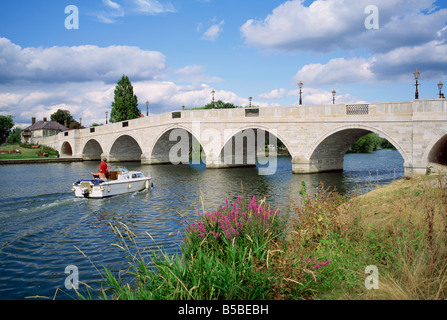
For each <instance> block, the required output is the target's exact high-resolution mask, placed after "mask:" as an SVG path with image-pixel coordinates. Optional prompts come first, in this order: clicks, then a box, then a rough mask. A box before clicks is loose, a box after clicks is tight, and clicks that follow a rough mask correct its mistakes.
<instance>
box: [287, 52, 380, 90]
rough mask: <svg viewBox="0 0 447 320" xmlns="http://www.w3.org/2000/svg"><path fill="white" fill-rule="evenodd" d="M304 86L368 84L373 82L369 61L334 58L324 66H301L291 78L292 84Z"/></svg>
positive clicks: (317, 64) (373, 77)
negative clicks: (297, 83) (296, 83)
mask: <svg viewBox="0 0 447 320" xmlns="http://www.w3.org/2000/svg"><path fill="white" fill-rule="evenodd" d="M300 80H301V81H302V82H303V83H304V84H305V85H327V84H342V83H358V82H361V83H369V82H371V81H373V80H375V75H374V74H373V72H372V71H371V60H369V59H365V58H362V57H360V58H356V57H354V58H336V59H331V60H329V62H328V63H326V64H321V63H315V64H308V65H305V66H303V67H302V68H301V69H300V70H299V71H298V72H297V73H296V75H295V76H294V77H293V81H294V82H298V81H300Z"/></svg>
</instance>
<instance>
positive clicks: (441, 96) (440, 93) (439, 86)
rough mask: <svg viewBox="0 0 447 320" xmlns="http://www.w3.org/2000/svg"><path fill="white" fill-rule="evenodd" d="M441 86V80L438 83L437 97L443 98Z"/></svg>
mask: <svg viewBox="0 0 447 320" xmlns="http://www.w3.org/2000/svg"><path fill="white" fill-rule="evenodd" d="M442 86H443V84H442V82H441V81H439V83H438V89H439V99H441V98H444V95H443V94H442V92H441V89H442Z"/></svg>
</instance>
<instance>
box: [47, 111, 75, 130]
mask: <svg viewBox="0 0 447 320" xmlns="http://www.w3.org/2000/svg"><path fill="white" fill-rule="evenodd" d="M50 119H51V121H56V122H58V123H60V124H61V125H63V126H66V127H68V126H70V123H72V122H73V121H75V120H74V119H73V116H72V115H71V113H70V111H68V110H62V109H57V111H56V112H55V113H53V114H52V115H51V116H50Z"/></svg>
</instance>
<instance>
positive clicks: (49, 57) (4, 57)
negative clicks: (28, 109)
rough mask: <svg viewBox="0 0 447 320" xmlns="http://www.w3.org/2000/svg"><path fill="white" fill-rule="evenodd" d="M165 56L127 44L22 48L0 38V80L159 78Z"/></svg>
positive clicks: (61, 80) (2, 81) (67, 80)
mask: <svg viewBox="0 0 447 320" xmlns="http://www.w3.org/2000/svg"><path fill="white" fill-rule="evenodd" d="M165 60H166V57H165V56H164V55H163V54H162V53H160V52H158V51H146V50H141V49H140V48H138V47H130V46H109V47H104V48H101V47H98V46H93V45H83V46H73V47H56V46H55V47H51V48H42V47H38V48H35V47H28V48H21V47H20V46H18V45H16V44H13V43H12V42H11V41H10V40H9V39H6V38H0V69H1V70H2V72H1V73H0V83H5V82H13V81H43V82H78V81H95V80H99V81H105V82H116V81H118V80H119V79H120V78H121V76H122V75H123V74H126V75H127V76H129V78H131V79H133V80H142V79H160V78H161V77H163V76H164V74H165V72H166V62H165Z"/></svg>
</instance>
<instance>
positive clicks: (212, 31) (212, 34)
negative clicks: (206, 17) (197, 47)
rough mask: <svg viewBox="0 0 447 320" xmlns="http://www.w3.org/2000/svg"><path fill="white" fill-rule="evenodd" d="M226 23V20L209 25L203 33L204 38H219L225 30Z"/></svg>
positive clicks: (212, 39)
mask: <svg viewBox="0 0 447 320" xmlns="http://www.w3.org/2000/svg"><path fill="white" fill-rule="evenodd" d="M224 24H225V22H224V20H222V21H220V22H219V23H215V24H213V25H212V26H211V27H209V28H208V29H207V30H206V31H205V32H204V33H203V35H202V39H203V40H209V41H216V40H217V38H219V35H220V34H221V33H222V31H223V25H224Z"/></svg>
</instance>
